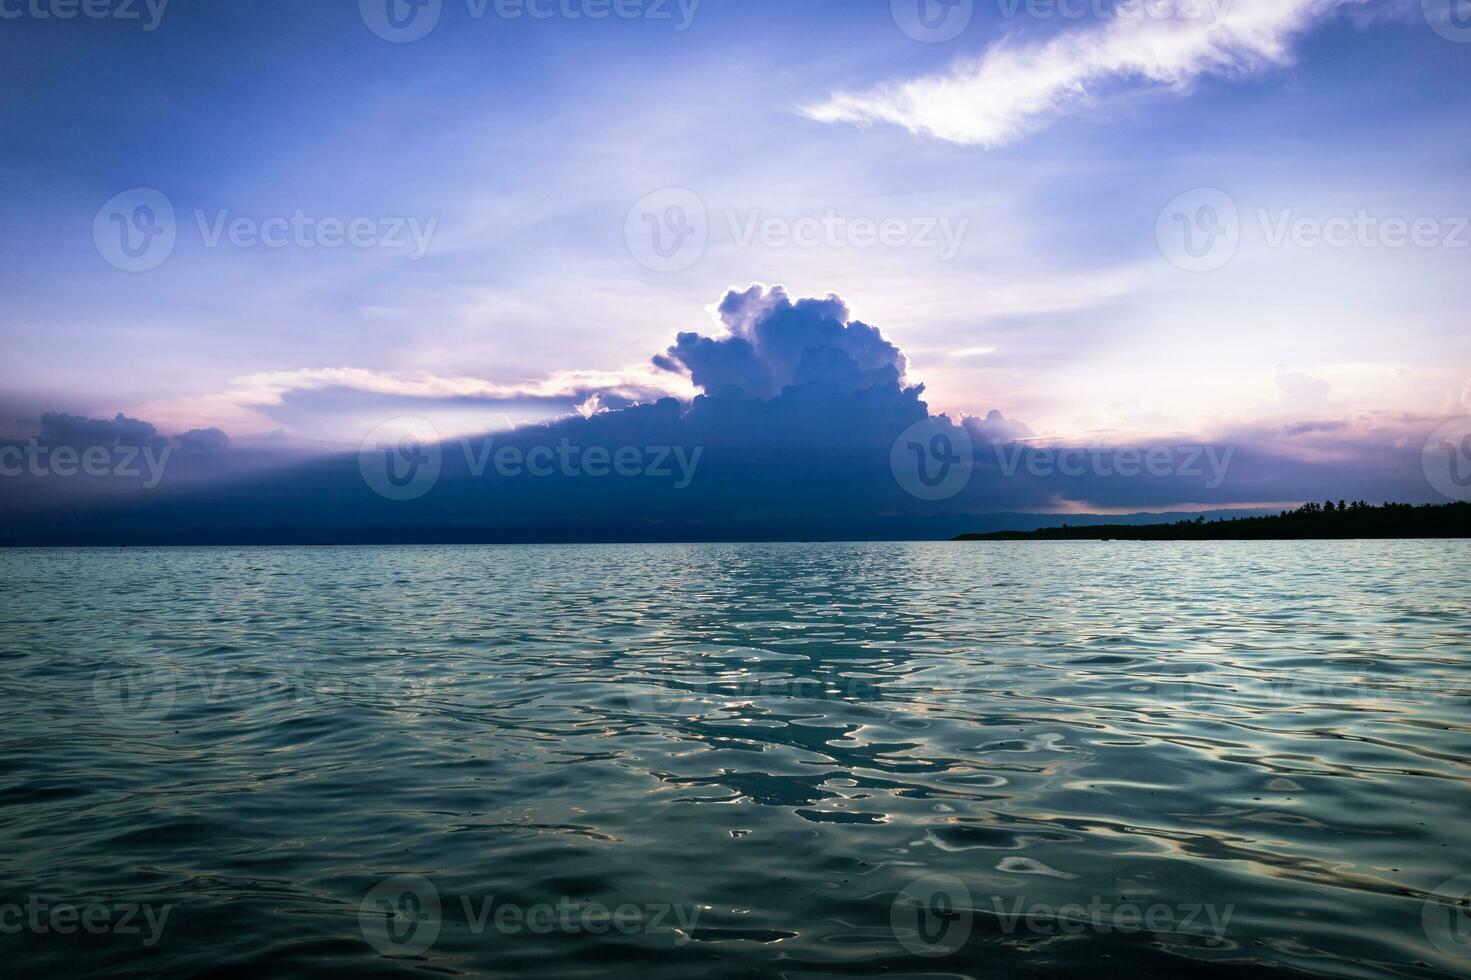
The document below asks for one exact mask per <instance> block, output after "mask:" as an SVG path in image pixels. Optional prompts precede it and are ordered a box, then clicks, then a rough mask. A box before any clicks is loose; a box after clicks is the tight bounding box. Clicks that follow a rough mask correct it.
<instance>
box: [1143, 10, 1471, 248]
mask: <svg viewBox="0 0 1471 980" xmlns="http://www.w3.org/2000/svg"><path fill="white" fill-rule="evenodd" d="M1467 2H1468V3H1471V0H1467ZM1255 217H1256V228H1255V229H1252V228H1251V227H1250V226H1249V223H1245V222H1243V220H1242V216H1241V212H1240V210H1239V209H1238V207H1237V205H1236V201H1235V199H1234V198H1233V197H1232V196H1231V195H1230V194H1228V193H1226V192H1225V191H1223V190H1221V189H1220V188H1218V187H1199V188H1196V189H1194V190H1190V191H1186V192H1185V193H1183V194H1180V195H1178V196H1176V197H1175V198H1174V199H1173V200H1171V201H1170V202H1169V203H1168V204H1166V205H1165V207H1164V209H1163V210H1161V211H1160V213H1159V218H1158V220H1157V222H1156V225H1155V237H1156V240H1157V241H1158V243H1159V248H1160V251H1161V252H1162V253H1163V254H1164V256H1165V258H1166V259H1168V260H1169V261H1170V263H1171V264H1173V265H1175V266H1176V267H1178V268H1180V269H1184V270H1185V271H1187V272H1214V271H1215V270H1217V269H1220V268H1223V267H1224V266H1226V265H1227V264H1228V263H1230V262H1231V260H1232V259H1233V258H1235V257H1236V253H1237V251H1238V250H1239V249H1240V247H1241V242H1242V239H1243V237H1244V236H1245V235H1246V234H1247V233H1248V232H1252V231H1255V233H1256V235H1257V238H1255V239H1253V241H1254V242H1257V243H1259V244H1260V245H1261V246H1264V247H1266V248H1269V249H1273V250H1278V249H1284V248H1296V249H1320V248H1326V249H1336V250H1344V249H1351V248H1353V249H1365V250H1381V249H1382V250H1388V251H1396V250H1399V249H1406V248H1418V249H1464V248H1471V216H1468V215H1455V214H1451V215H1446V214H1439V215H1436V214H1387V213H1381V212H1376V211H1373V210H1371V209H1369V208H1357V209H1355V210H1353V211H1351V212H1343V213H1339V214H1332V213H1319V214H1306V213H1303V212H1300V211H1298V210H1296V209H1294V208H1276V209H1271V208H1259V209H1257V211H1256V214H1255Z"/></svg>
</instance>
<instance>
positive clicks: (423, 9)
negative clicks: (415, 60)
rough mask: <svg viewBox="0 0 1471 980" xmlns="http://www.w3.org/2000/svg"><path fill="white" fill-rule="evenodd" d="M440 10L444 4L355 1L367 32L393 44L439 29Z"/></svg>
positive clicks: (438, 0)
mask: <svg viewBox="0 0 1471 980" xmlns="http://www.w3.org/2000/svg"><path fill="white" fill-rule="evenodd" d="M443 8H444V0H358V13H360V14H361V15H362V18H363V23H364V24H366V25H367V27H368V30H370V31H372V32H373V33H374V34H376V35H378V36H379V37H381V38H382V39H383V40H385V41H391V42H393V43H394V44H407V43H408V42H410V41H418V40H420V39H422V38H424V37H427V36H428V34H429V32H430V31H432V30H434V28H435V27H437V26H438V25H439V16H440V14H441V13H442V12H443Z"/></svg>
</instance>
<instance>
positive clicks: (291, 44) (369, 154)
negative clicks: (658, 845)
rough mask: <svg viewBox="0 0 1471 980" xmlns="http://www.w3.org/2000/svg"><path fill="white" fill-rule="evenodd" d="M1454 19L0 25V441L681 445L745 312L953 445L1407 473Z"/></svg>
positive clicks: (1363, 5)
mask: <svg viewBox="0 0 1471 980" xmlns="http://www.w3.org/2000/svg"><path fill="white" fill-rule="evenodd" d="M1468 8H1471V4H1467V3H1466V2H1465V0H1423V2H1422V0H1120V2H1118V3H1112V2H1107V0H892V2H889V0H777V2H765V0H740V2H733V0H700V2H695V0H684V2H683V3H680V2H679V0H616V2H615V0H486V2H484V3H482V2H480V0H419V2H418V5H415V4H411V3H409V2H408V0H361V2H357V3H354V2H334V3H323V4H302V3H297V2H274V0H250V2H245V0H223V2H210V3H198V2H189V0H172V2H168V3H160V2H159V0H154V2H153V3H152V4H149V3H145V2H144V0H136V2H127V0H111V2H104V0H92V5H90V6H89V7H88V10H89V11H90V13H83V12H78V11H74V10H73V9H72V8H71V7H70V6H69V4H68V2H67V0H0V79H3V80H4V84H3V85H0V137H3V142H0V146H3V150H0V218H3V221H4V227H5V229H6V231H5V234H4V235H3V236H0V250H3V252H0V257H3V262H0V340H3V345H4V350H5V364H6V370H5V376H4V381H3V382H0V435H7V436H12V437H15V438H21V437H24V436H28V435H31V434H34V433H36V432H39V431H41V428H42V423H41V420H42V417H43V416H44V415H45V414H47V413H68V414H69V415H72V416H77V417H82V418H89V419H98V420H110V419H113V418H114V417H115V416H116V415H117V414H119V413H121V414H123V415H124V416H126V417H128V418H130V419H141V420H145V421H146V422H148V423H149V424H152V425H153V426H155V427H156V428H157V430H158V431H159V432H161V433H163V434H165V435H166V436H169V437H172V436H175V435H181V434H185V433H189V432H201V431H208V430H212V429H218V430H220V431H221V432H223V433H226V434H227V436H228V441H229V444H230V445H232V446H235V447H237V448H249V447H252V446H278V447H284V446H290V447H296V448H298V449H302V450H306V449H309V448H311V447H317V448H318V449H320V450H322V451H327V450H330V449H342V448H343V447H348V448H356V447H357V446H358V445H359V444H360V442H361V441H362V440H363V439H364V437H365V435H367V434H368V433H369V432H371V431H372V430H373V429H374V428H375V427H376V426H378V425H380V424H382V423H383V422H384V420H386V419H389V418H393V417H402V416H413V417H416V418H422V419H425V420H428V421H429V422H430V423H431V424H432V426H433V428H434V431H435V432H436V433H437V434H439V435H442V436H445V437H455V436H461V435H469V434H472V433H483V432H488V431H506V430H511V429H515V428H517V427H525V426H528V425H537V424H541V425H546V424H549V423H555V422H557V420H561V419H567V418H569V417H583V416H590V415H593V414H596V413H599V412H602V413H608V412H614V413H616V412H619V411H622V410H626V409H627V408H628V407H629V406H633V405H640V404H642V405H648V404H652V403H654V402H656V401H657V400H658V399H659V398H661V397H672V398H675V399H677V400H678V402H679V403H680V404H682V405H685V406H688V405H689V404H690V402H691V399H693V398H695V397H696V396H697V395H699V394H701V393H704V394H706V395H713V394H715V392H714V391H712V390H711V389H710V388H709V387H708V386H704V385H700V384H698V383H697V381H698V378H697V377H696V375H697V373H698V372H695V371H693V370H692V369H691V366H690V364H689V363H688V362H687V361H684V360H681V359H680V358H679V357H673V358H671V357H670V355H669V353H668V352H670V350H671V348H672V347H678V346H679V345H680V343H681V341H680V340H677V339H676V338H678V337H680V335H682V334H693V335H699V336H701V337H705V338H707V339H709V340H711V341H712V342H716V341H718V340H719V339H720V338H722V337H730V336H734V334H733V333H731V328H730V327H729V324H728V323H727V322H726V320H725V318H723V317H722V315H721V313H720V309H719V308H720V305H721V303H722V302H723V301H724V299H725V298H726V297H727V294H730V293H732V291H734V292H735V293H744V292H745V291H746V290H748V289H749V288H750V287H752V286H753V284H758V285H759V286H760V288H761V289H762V290H763V292H762V295H766V293H765V292H764V291H765V290H770V289H776V288H777V287H780V288H781V290H782V295H784V296H790V297H791V298H793V299H794V300H795V299H798V298H801V297H813V298H817V299H821V298H823V297H829V296H835V297H839V298H840V299H839V302H840V303H841V304H842V308H843V315H842V316H841V317H838V318H837V319H836V320H835V321H834V322H840V323H844V324H846V323H848V322H849V321H850V320H852V321H859V322H861V323H862V324H865V325H871V326H872V328H873V329H875V330H876V331H878V332H879V333H881V335H882V338H883V339H884V341H885V342H886V343H888V344H890V345H892V346H893V347H894V348H895V349H896V350H897V351H900V352H902V354H901V355H900V357H901V367H900V368H899V370H900V374H899V377H898V378H897V379H896V381H895V383H894V387H896V390H909V389H912V388H915V387H916V386H921V385H922V386H923V387H922V403H923V404H924V405H925V406H927V410H928V412H929V413H930V414H931V415H934V416H938V415H940V414H941V413H944V414H945V416H947V419H948V420H949V421H951V422H953V423H954V424H956V425H963V424H964V423H965V420H966V419H967V418H970V419H973V420H985V419H986V418H987V417H988V416H990V414H991V413H993V412H995V413H999V416H995V417H999V418H1001V419H1002V420H1003V421H1005V422H1006V423H1007V424H1008V425H1014V426H1015V429H1014V430H1012V431H1013V433H1014V434H1016V435H1018V436H1019V437H1024V438H1027V439H1029V440H1034V444H1037V445H1079V446H1081V445H1090V446H1093V445H1115V446H1117V445H1125V444H1134V445H1147V444H1153V443H1159V442H1160V441H1162V440H1164V441H1169V440H1174V441H1180V440H1196V441H1199V442H1205V441H1211V440H1214V441H1217V442H1221V443H1223V444H1224V443H1227V442H1229V443H1230V444H1231V445H1233V446H1237V447H1239V448H1240V450H1241V451H1242V452H1243V453H1244V454H1246V455H1250V454H1252V453H1260V454H1268V455H1270V454H1276V458H1279V459H1288V460H1291V461H1293V462H1313V461H1323V460H1338V461H1344V460H1349V459H1352V460H1353V461H1354V462H1355V463H1356V464H1362V463H1363V461H1364V460H1365V459H1372V458H1373V454H1372V452H1371V451H1370V450H1371V448H1372V447H1379V448H1380V449H1382V451H1383V452H1384V453H1385V454H1393V453H1401V452H1402V451H1403V450H1405V448H1406V447H1407V446H1409V447H1410V448H1411V449H1413V450H1414V451H1415V453H1418V451H1419V447H1420V445H1421V443H1423V442H1424V439H1425V437H1426V435H1427V434H1428V433H1429V432H1430V431H1431V430H1434V429H1435V428H1436V427H1437V426H1438V425H1441V424H1443V423H1445V422H1446V421H1447V420H1451V419H1455V418H1459V417H1464V416H1467V415H1471V331H1468V330H1467V329H1466V325H1467V324H1466V319H1467V315H1466V313H1465V311H1466V310H1467V309H1468V308H1471V276H1468V275H1467V274H1466V273H1467V268H1468V259H1471V230H1468V228H1467V218H1466V217H1465V216H1466V215H1468V214H1471V193H1468V191H1471V178H1468V176H1467V174H1471V127H1468V126H1467V125H1466V122H1465V121H1466V109H1467V99H1468V95H1467V93H1468V92H1471V84H1468V83H1471V9H1468ZM67 13H75V16H70V17H65V16H63V15H64V14H67ZM349 239H351V240H349ZM885 383H886V384H887V382H885ZM745 393H746V395H747V397H753V398H754V397H760V398H765V399H772V398H775V397H777V396H778V395H779V394H780V390H779V389H773V390H769V391H762V392H757V391H756V390H755V389H754V388H752V389H750V390H747V391H746V392H745ZM977 424H979V422H977ZM1385 458H1388V456H1387V455H1386V457H1385ZM753 459H755V460H756V465H759V463H760V460H759V453H757V454H756V456H755V457H753ZM1330 476H1331V478H1330ZM1330 476H1325V477H1324V479H1323V480H1322V481H1320V482H1321V483H1323V484H1324V486H1323V487H1322V489H1323V490H1324V491H1325V492H1329V493H1332V492H1334V487H1333V486H1331V485H1327V484H1331V483H1333V482H1335V481H1338V482H1341V474H1337V473H1334V474H1331V475H1330ZM1318 489H1319V487H1317V486H1315V485H1313V483H1312V481H1311V480H1308V481H1305V482H1304V484H1303V485H1302V486H1294V487H1292V488H1286V487H1283V488H1280V489H1278V490H1277V491H1276V492H1277V493H1278V494H1285V496H1281V495H1279V496H1273V494H1271V493H1268V492H1267V491H1266V490H1265V489H1263V488H1261V487H1256V488H1253V489H1251V490H1250V491H1248V490H1247V489H1246V488H1245V487H1243V489H1242V491H1241V492H1240V493H1237V494H1234V495H1232V499H1231V500H1229V501H1219V502H1221V503H1227V504H1230V505H1243V506H1244V505H1247V504H1276V503H1279V502H1283V501H1286V500H1290V499H1296V497H1295V496H1294V495H1300V496H1301V497H1302V498H1304V499H1306V498H1307V497H1309V496H1311V495H1313V494H1315V493H1316V492H1317V490H1318ZM1165 502H1166V501H1158V500H1156V499H1155V498H1154V497H1153V495H1151V494H1143V493H1141V494H1140V495H1139V497H1138V500H1137V503H1138V504H1141V505H1142V504H1145V503H1165ZM1204 502H1209V501H1206V500H1204V499H1201V498H1199V497H1198V495H1197V499H1182V500H1176V501H1172V502H1170V503H1175V504H1196V503H1204ZM1132 503H1133V502H1131V501H1129V500H1118V501H1115V500H1108V501H1104V500H1102V499H1101V498H1100V497H1097V496H1095V497H1093V498H1089V499H1082V500H1076V499H1071V498H1070V499H1069V501H1068V502H1066V504H1065V509H1075V510H1076V509H1080V508H1081V509H1093V510H1098V511H1100V512H1101V511H1103V510H1105V509H1117V508H1127V507H1129V506H1131V505H1132ZM1053 504H1054V506H1056V505H1057V501H1056V500H1054V501H1053ZM1090 505H1091V506H1090Z"/></svg>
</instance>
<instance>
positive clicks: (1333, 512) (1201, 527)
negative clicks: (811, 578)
mask: <svg viewBox="0 0 1471 980" xmlns="http://www.w3.org/2000/svg"><path fill="white" fill-rule="evenodd" d="M1467 537H1471V503H1454V504H1425V505H1422V506H1418V507H1417V506H1414V505H1411V504H1384V505H1383V506H1380V507H1374V506H1371V505H1369V504H1367V503H1365V502H1363V501H1355V502H1353V503H1348V502H1346V501H1339V502H1338V503H1336V504H1335V503H1333V502H1332V501H1328V502H1326V503H1323V504H1306V505H1304V506H1302V507H1300V508H1299V509H1297V510H1294V511H1283V512H1282V513H1280V514H1276V515H1273V516H1270V517H1239V518H1232V519H1230V520H1220V521H1206V520H1205V519H1204V518H1197V519H1196V520H1193V521H1177V522H1175V523H1173V524H1094V525H1088V526H1082V527H1072V526H1069V525H1067V524H1064V525H1062V526H1061V527H1044V528H1039V529H1038V530H1035V531H994V532H991V533H989V534H961V535H958V536H956V537H955V538H954V539H953V540H955V541H1352V540H1373V541H1382V540H1387V539H1407V540H1421V539H1427V538H1467Z"/></svg>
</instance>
